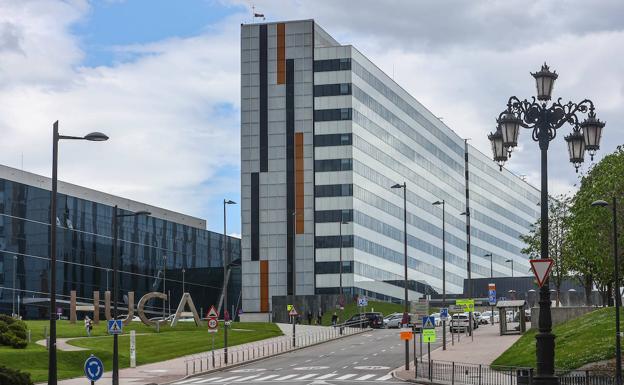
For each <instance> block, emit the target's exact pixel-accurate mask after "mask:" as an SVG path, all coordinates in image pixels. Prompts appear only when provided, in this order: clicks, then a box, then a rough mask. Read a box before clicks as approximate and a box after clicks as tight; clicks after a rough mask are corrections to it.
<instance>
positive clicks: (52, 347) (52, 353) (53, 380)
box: [48, 120, 108, 385]
mask: <svg viewBox="0 0 624 385" xmlns="http://www.w3.org/2000/svg"><path fill="white" fill-rule="evenodd" d="M61 139H69V140H88V141H91V142H103V141H105V140H108V136H106V135H104V134H102V133H101V132H92V133H90V134H88V135H85V136H66V135H59V131H58V120H57V121H56V122H54V124H53V126H52V194H51V195H50V343H49V346H48V384H49V385H56V384H57V376H56V366H57V363H56V195H57V184H58V142H59V140H61Z"/></svg>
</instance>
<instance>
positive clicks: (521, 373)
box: [414, 360, 615, 385]
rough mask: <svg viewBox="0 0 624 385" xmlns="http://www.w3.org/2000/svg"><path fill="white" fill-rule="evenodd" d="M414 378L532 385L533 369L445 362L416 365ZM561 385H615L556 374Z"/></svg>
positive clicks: (588, 376)
mask: <svg viewBox="0 0 624 385" xmlns="http://www.w3.org/2000/svg"><path fill="white" fill-rule="evenodd" d="M414 374H415V378H416V380H417V382H420V383H423V384H450V385H455V384H457V385H532V384H533V378H534V376H535V371H534V369H533V368H525V367H509V366H490V365H479V364H466V363H461V362H448V361H433V360H432V361H423V362H418V363H417V364H416V365H415V373H414ZM556 375H557V376H558V378H559V384H560V385H615V378H614V376H613V374H610V373H607V372H604V371H596V370H585V371H568V372H565V371H557V373H556Z"/></svg>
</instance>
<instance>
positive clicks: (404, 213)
mask: <svg viewBox="0 0 624 385" xmlns="http://www.w3.org/2000/svg"><path fill="white" fill-rule="evenodd" d="M392 188H400V189H403V265H404V266H403V267H404V269H405V283H404V287H405V303H404V306H403V320H402V322H403V324H405V323H407V320H408V318H409V316H408V313H409V309H408V307H407V306H408V303H409V298H408V296H407V183H406V182H403V184H399V183H397V184H395V185H393V186H392ZM405 370H409V341H408V340H405Z"/></svg>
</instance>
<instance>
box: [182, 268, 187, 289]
mask: <svg viewBox="0 0 624 385" xmlns="http://www.w3.org/2000/svg"><path fill="white" fill-rule="evenodd" d="M185 273H186V270H185V269H184V268H182V295H184V293H186V289H185V287H184V283H185V282H184V278H185V277H184V274H185Z"/></svg>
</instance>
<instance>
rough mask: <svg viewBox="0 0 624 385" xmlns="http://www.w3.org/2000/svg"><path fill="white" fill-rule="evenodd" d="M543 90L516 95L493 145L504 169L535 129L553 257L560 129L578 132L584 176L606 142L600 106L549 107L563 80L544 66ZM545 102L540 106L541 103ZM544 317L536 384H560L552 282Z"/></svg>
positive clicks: (575, 151) (539, 79)
mask: <svg viewBox="0 0 624 385" xmlns="http://www.w3.org/2000/svg"><path fill="white" fill-rule="evenodd" d="M531 75H533V77H534V78H535V85H536V87H537V98H536V97H533V98H532V101H528V100H526V99H525V100H520V99H518V98H517V97H515V96H512V97H510V98H509V101H508V102H507V109H506V110H505V111H503V112H501V113H500V115H499V116H498V119H497V123H498V127H497V130H496V132H495V133H494V134H490V135H488V139H490V141H491V142H492V151H493V154H494V160H495V161H496V163H497V164H498V165H499V166H500V168H501V170H502V165H503V164H504V163H505V161H506V160H507V159H506V158H507V157H506V156H504V154H503V153H504V151H503V149H504V148H505V147H506V148H507V149H508V152H511V150H512V149H513V148H514V147H515V146H517V144H518V136H517V135H518V131H519V128H520V127H524V128H528V129H531V130H532V138H533V140H534V141H536V142H538V144H539V148H540V151H541V172H542V177H541V203H540V209H541V216H540V217H541V219H540V221H541V228H540V236H541V238H540V248H541V249H540V257H541V258H542V259H547V258H548V146H549V143H550V141H551V140H553V139H554V138H555V136H556V135H557V130H558V129H559V128H561V127H562V126H563V125H564V124H566V123H569V124H570V125H572V128H573V129H572V133H570V134H569V135H568V136H566V137H565V140H566V142H567V144H568V151H569V155H570V162H572V164H573V165H574V167H575V168H576V170H577V171H578V168H579V166H580V165H581V163H582V162H583V160H584V153H585V150H587V151H589V153H590V156H592V159H593V155H594V154H595V152H596V151H597V150H598V149H599V148H600V137H601V135H602V128H603V127H604V125H605V124H604V123H603V122H601V121H600V120H598V119H597V118H596V115H595V113H594V103H593V102H592V101H591V100H589V99H585V100H583V101H581V102H579V103H573V102H568V103H565V104H561V99H558V100H557V101H556V102H553V103H552V104H551V105H550V106H548V105H547V102H548V101H549V100H550V99H551V94H552V90H553V86H554V84H555V80H556V79H557V77H558V75H557V74H556V73H555V72H551V71H550V69H549V68H548V66H547V65H546V64H544V65H543V66H542V68H541V70H540V71H539V72H536V73H532V74H531ZM538 100H539V102H538ZM580 114H587V118H586V119H585V120H584V121H582V122H581V121H580V120H579V116H578V115H580ZM539 304H540V313H539V314H540V315H539V322H538V328H539V333H538V334H537V335H536V336H535V339H536V347H537V349H536V361H537V365H536V366H537V374H536V376H535V377H534V380H533V383H534V384H535V385H555V384H557V383H558V381H557V377H555V336H554V334H552V331H551V330H552V319H551V313H550V290H549V288H548V281H547V282H546V283H545V284H544V285H543V286H542V287H541V289H540V300H539Z"/></svg>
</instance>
